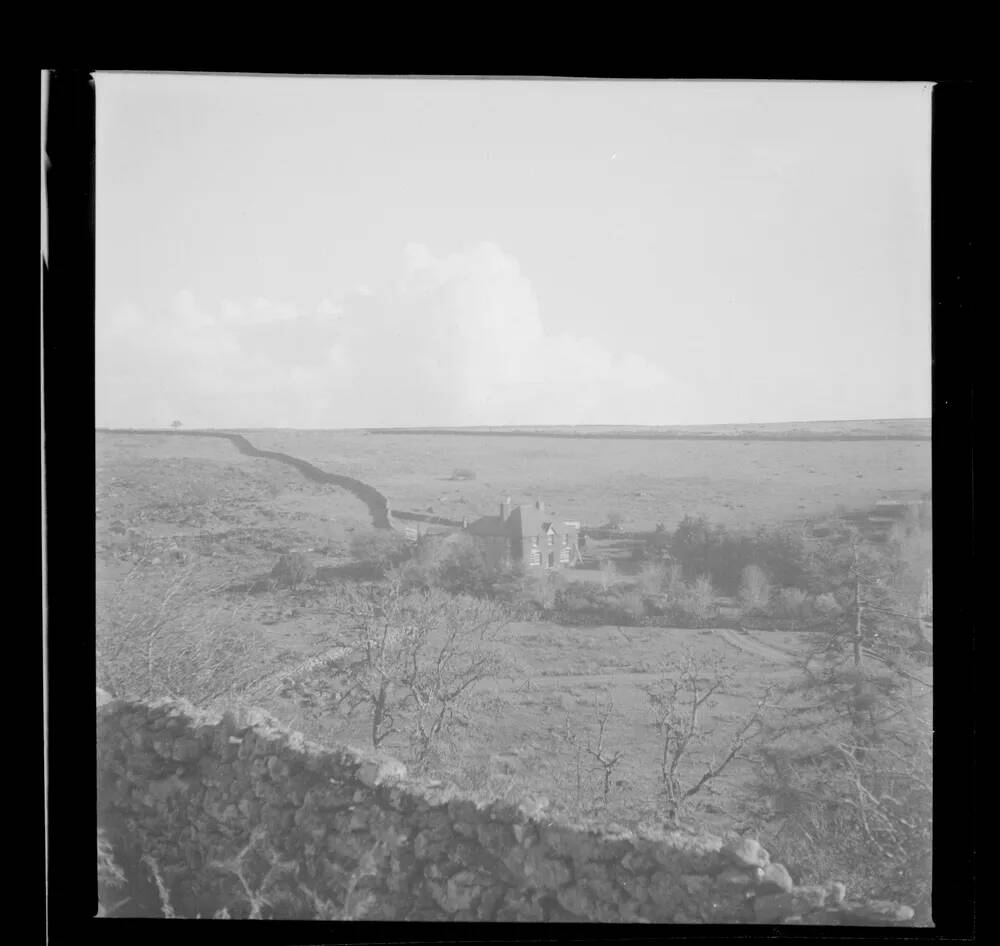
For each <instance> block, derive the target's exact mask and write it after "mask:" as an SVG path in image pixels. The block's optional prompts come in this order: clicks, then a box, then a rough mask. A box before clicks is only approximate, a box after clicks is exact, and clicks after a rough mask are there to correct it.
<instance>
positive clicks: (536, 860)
mask: <svg viewBox="0 0 1000 946" xmlns="http://www.w3.org/2000/svg"><path fill="white" fill-rule="evenodd" d="M508 866H509V865H508ZM521 871H522V873H523V875H524V876H525V877H526V878H527V879H528V880H529V882H530V883H531V885H532V886H533V887H542V888H546V889H553V888H556V887H561V886H562V885H563V884H566V883H569V881H570V878H571V874H570V871H569V868H568V867H567V866H566V865H565V864H564V863H563V862H562V861H560V860H556V859H555V858H550V857H545V856H544V855H543V854H542V853H541V849H540V848H532V849H531V850H530V851H528V852H527V854H526V855H525V858H524V865H523V867H522V868H521Z"/></svg>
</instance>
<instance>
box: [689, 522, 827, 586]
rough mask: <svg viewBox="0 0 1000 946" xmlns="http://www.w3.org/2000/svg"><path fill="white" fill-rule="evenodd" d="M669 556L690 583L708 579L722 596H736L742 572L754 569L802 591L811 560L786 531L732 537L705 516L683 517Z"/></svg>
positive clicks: (800, 543) (801, 543) (802, 544)
mask: <svg viewBox="0 0 1000 946" xmlns="http://www.w3.org/2000/svg"><path fill="white" fill-rule="evenodd" d="M670 554H671V555H672V556H673V558H674V559H676V560H677V561H678V562H680V564H681V565H682V566H683V568H684V575H685V577H686V578H688V579H692V578H694V577H696V576H698V575H709V576H710V577H711V578H712V580H713V581H714V582H715V584H716V585H717V586H718V587H719V589H720V590H721V591H722V592H723V594H727V595H733V594H737V593H738V592H739V588H740V583H741V580H742V576H743V571H744V569H745V568H746V567H747V566H748V565H757V566H759V567H760V568H762V569H763V570H764V571H765V572H767V574H769V575H771V576H772V577H773V579H774V580H775V581H776V582H777V583H778V584H781V585H789V586H798V587H803V586H805V585H806V584H807V581H808V578H809V574H810V572H809V567H810V560H809V555H808V551H807V549H806V546H805V542H804V540H803V539H802V537H801V536H799V535H798V534H796V533H794V532H790V531H788V530H782V529H775V530H768V529H763V528H762V529H758V530H757V532H756V533H754V534H753V535H747V534H740V533H731V532H729V531H727V530H726V528H725V527H724V526H721V525H715V526H713V525H711V524H710V523H709V522H708V520H707V519H706V518H705V517H704V516H685V517H684V518H683V519H682V520H681V522H680V524H679V525H678V526H677V529H676V530H675V532H674V534H673V536H672V537H671V539H670Z"/></svg>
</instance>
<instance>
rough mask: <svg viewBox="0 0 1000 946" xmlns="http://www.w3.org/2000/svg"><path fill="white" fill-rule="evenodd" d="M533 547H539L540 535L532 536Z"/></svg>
mask: <svg viewBox="0 0 1000 946" xmlns="http://www.w3.org/2000/svg"><path fill="white" fill-rule="evenodd" d="M531 547H532V548H533V549H537V548H538V536H537V535H533V536H532V537H531Z"/></svg>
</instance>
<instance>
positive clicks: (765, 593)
mask: <svg viewBox="0 0 1000 946" xmlns="http://www.w3.org/2000/svg"><path fill="white" fill-rule="evenodd" d="M770 600H771V583H770V582H769V581H768V579H767V575H766V574H765V572H764V569H762V568H761V567H760V566H759V565H747V566H746V568H744V569H743V575H742V577H741V578H740V604H741V605H742V606H743V610H744V611H745V612H748V613H753V612H757V613H761V612H763V611H766V610H767V606H768V604H769V603H770Z"/></svg>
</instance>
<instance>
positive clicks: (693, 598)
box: [667, 575, 718, 627]
mask: <svg viewBox="0 0 1000 946" xmlns="http://www.w3.org/2000/svg"><path fill="white" fill-rule="evenodd" d="M667 614H668V615H669V617H670V618H671V620H673V621H676V622H677V623H678V624H681V625H685V626H694V627H698V626H701V625H702V624H704V623H705V622H706V621H709V620H710V619H713V618H715V617H716V616H717V615H718V608H717V607H716V605H715V589H714V588H713V587H712V581H711V579H710V578H709V577H708V576H707V575H701V576H699V577H698V578H697V579H696V580H695V581H693V582H687V583H683V584H681V585H680V586H679V587H677V588H675V590H674V591H673V592H671V593H670V594H669V595H668V606H667Z"/></svg>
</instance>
